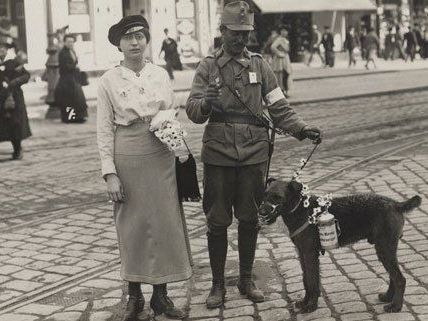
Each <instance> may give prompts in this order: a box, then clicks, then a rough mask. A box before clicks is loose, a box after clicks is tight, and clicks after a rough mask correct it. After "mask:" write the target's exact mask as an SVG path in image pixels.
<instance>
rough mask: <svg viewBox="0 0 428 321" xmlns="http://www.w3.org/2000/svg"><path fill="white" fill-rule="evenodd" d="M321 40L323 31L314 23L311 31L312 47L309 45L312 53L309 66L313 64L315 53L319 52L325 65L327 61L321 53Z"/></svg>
mask: <svg viewBox="0 0 428 321" xmlns="http://www.w3.org/2000/svg"><path fill="white" fill-rule="evenodd" d="M321 40H322V35H321V32H320V31H319V30H318V26H317V25H313V26H312V32H311V43H310V47H309V51H310V55H309V59H308V62H307V65H308V66H310V65H311V62H312V59H313V57H314V54H317V55H318V56H319V57H320V59H321V63H322V64H323V65H324V63H325V62H324V58H323V56H322V55H321V51H320V44H321Z"/></svg>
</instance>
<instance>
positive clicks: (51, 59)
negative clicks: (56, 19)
mask: <svg viewBox="0 0 428 321" xmlns="http://www.w3.org/2000/svg"><path fill="white" fill-rule="evenodd" d="M46 8H47V24H48V48H47V49H46V53H47V54H48V55H49V56H48V60H47V61H46V64H45V66H46V74H45V77H46V81H47V82H48V94H47V95H46V98H45V102H46V104H48V105H49V108H48V111H47V112H46V115H45V118H47V119H56V118H60V110H59V108H58V107H57V106H56V104H55V95H54V93H55V86H56V84H57V82H58V79H59V70H58V68H59V62H58V46H57V45H56V44H55V42H54V39H55V33H54V32H53V24H52V0H47V1H46Z"/></svg>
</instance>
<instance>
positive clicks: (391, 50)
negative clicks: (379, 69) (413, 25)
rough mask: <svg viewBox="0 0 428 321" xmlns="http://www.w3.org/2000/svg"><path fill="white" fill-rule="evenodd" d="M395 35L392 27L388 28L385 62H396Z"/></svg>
mask: <svg viewBox="0 0 428 321" xmlns="http://www.w3.org/2000/svg"><path fill="white" fill-rule="evenodd" d="M396 41H397V40H396V38H395V34H394V33H392V27H389V28H388V33H387V34H386V36H385V55H384V57H385V60H388V59H391V60H394V54H395V42H396Z"/></svg>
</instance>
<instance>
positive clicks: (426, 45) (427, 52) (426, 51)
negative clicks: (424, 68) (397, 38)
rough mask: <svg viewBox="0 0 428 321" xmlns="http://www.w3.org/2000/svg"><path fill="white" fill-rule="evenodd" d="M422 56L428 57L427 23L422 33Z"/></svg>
mask: <svg viewBox="0 0 428 321" xmlns="http://www.w3.org/2000/svg"><path fill="white" fill-rule="evenodd" d="M423 58H424V59H426V58H428V24H427V25H426V26H425V30H424V33H423Z"/></svg>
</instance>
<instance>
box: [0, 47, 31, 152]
mask: <svg viewBox="0 0 428 321" xmlns="http://www.w3.org/2000/svg"><path fill="white" fill-rule="evenodd" d="M9 48H10V45H9V44H7V43H4V42H0V142H5V141H10V142H11V143H12V146H13V154H12V159H14V160H20V159H22V158H23V151H22V146H21V142H22V140H24V139H26V138H28V137H30V136H31V130H30V124H29V122H28V116H27V109H26V106H25V100H24V93H23V92H22V89H21V86H22V85H24V84H26V83H27V82H28V80H29V79H30V74H29V72H28V71H27V70H25V68H24V65H23V62H22V61H20V59H19V57H16V58H14V59H6V55H7V52H8V49H9Z"/></svg>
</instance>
